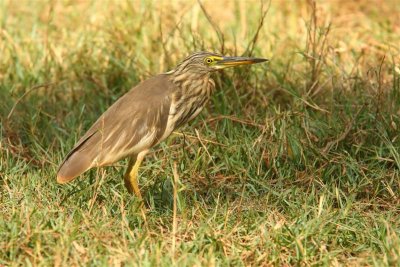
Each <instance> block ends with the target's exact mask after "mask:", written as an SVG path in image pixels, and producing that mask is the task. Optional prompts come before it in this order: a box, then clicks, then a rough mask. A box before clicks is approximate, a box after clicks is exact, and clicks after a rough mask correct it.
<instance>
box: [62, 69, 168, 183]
mask: <svg viewBox="0 0 400 267" xmlns="http://www.w3.org/2000/svg"><path fill="white" fill-rule="evenodd" d="M173 89H174V85H173V84H172V83H171V82H170V81H169V79H168V75H167V74H160V75H157V76H155V77H153V78H150V79H148V80H146V81H144V82H142V83H140V84H139V85H137V86H136V87H134V88H133V89H132V90H130V91H129V92H128V93H126V94H125V95H124V96H122V97H121V98H120V99H118V100H117V102H115V103H114V104H113V105H112V106H111V107H110V108H108V109H107V110H106V111H105V112H104V113H103V115H101V116H100V118H99V119H98V120H97V121H96V122H95V123H94V124H93V126H92V127H91V128H90V129H89V130H88V131H87V133H86V134H85V135H84V136H83V137H82V138H81V139H80V140H79V141H78V142H77V143H76V145H75V146H74V148H73V149H72V151H71V152H70V153H68V155H67V156H66V158H65V159H64V161H63V162H62V163H61V165H60V168H59V170H58V173H57V181H58V182H59V183H67V182H69V181H71V180H72V179H74V178H75V177H77V176H79V175H80V174H82V173H83V172H85V171H87V170H88V169H90V168H92V167H95V166H104V165H109V164H112V163H114V162H116V161H118V160H120V159H122V158H124V157H126V156H128V155H131V154H137V153H139V152H140V151H142V150H144V149H148V148H150V147H151V146H153V145H154V144H156V143H158V141H160V138H161V137H162V136H163V133H164V132H165V128H166V125H167V120H168V115H169V109H170V105H171V99H170V97H171V95H172V92H173Z"/></svg>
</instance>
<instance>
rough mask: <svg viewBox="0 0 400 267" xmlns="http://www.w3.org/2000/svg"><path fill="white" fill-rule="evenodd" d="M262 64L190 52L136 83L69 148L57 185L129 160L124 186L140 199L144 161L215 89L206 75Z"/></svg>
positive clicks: (208, 53) (256, 59)
mask: <svg viewBox="0 0 400 267" xmlns="http://www.w3.org/2000/svg"><path fill="white" fill-rule="evenodd" d="M265 61H268V60H267V59H264V58H251V57H228V56H223V55H220V54H217V53H211V52H203V51H202V52H196V53H193V54H192V55H190V56H188V57H187V58H185V59H184V60H183V61H182V62H181V63H179V64H178V65H177V66H176V67H175V68H174V69H173V70H171V71H168V72H166V73H162V74H158V75H156V76H154V77H151V78H149V79H147V80H145V81H143V82H141V83H139V84H138V85H137V86H135V87H134V88H132V89H131V90H130V91H128V92H127V93H126V94H125V95H123V96H122V97H121V98H119V99H118V100H117V101H116V102H115V103H114V104H112V105H111V106H110V107H109V108H108V109H107V110H106V111H105V112H104V113H103V114H102V115H101V116H100V117H99V118H98V120H97V121H96V122H95V123H94V124H93V125H92V126H91V127H90V128H89V130H88V131H87V132H86V133H85V134H84V135H83V136H82V138H80V139H79V141H78V142H77V143H76V144H75V145H74V147H73V148H72V150H71V151H70V152H69V153H68V154H67V155H66V157H65V159H64V160H63V161H62V163H61V164H60V167H59V169H58V172H57V182H58V183H61V184H65V183H68V182H70V181H72V180H73V179H75V178H76V177H78V176H80V175H81V174H83V173H84V172H86V171H88V170H89V169H92V168H95V167H102V166H108V165H112V164H113V163H115V162H117V161H120V160H122V159H124V158H127V157H129V163H128V167H127V169H126V172H125V175H124V182H125V186H126V188H127V190H128V192H129V193H134V194H135V195H136V196H137V197H138V198H139V199H142V195H141V193H140V189H139V185H138V179H137V177H138V170H139V167H140V165H141V163H142V161H143V159H144V157H145V156H146V154H147V153H148V152H149V150H150V149H151V148H152V147H154V146H156V145H158V144H159V143H160V142H162V141H163V140H165V139H166V138H167V137H168V136H169V135H171V133H172V132H173V131H174V130H176V129H177V128H179V127H181V126H182V125H184V124H186V123H187V122H189V121H191V120H192V119H194V118H195V117H196V116H197V115H199V113H200V112H201V111H202V109H203V108H204V106H205V105H206V104H207V102H208V101H209V100H210V97H211V94H212V92H213V91H214V89H215V82H214V81H213V79H212V78H211V74H212V73H213V72H215V71H217V70H221V69H225V68H229V67H235V66H239V65H248V64H255V63H260V62H265Z"/></svg>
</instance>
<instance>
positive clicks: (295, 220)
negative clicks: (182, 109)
mask: <svg viewBox="0 0 400 267" xmlns="http://www.w3.org/2000/svg"><path fill="white" fill-rule="evenodd" d="M201 3H202V4H199V3H198V2H196V1H172V2H171V1H162V2H161V1H154V2H152V1H132V2H131V1H106V0H102V1H36V2H35V3H32V2H29V1H26V2H21V1H18V2H17V1H11V0H9V1H7V0H4V1H0V81H1V83H0V99H1V101H0V119H1V126H0V133H1V139H0V152H1V157H0V182H1V188H0V193H1V194H0V209H1V212H0V214H1V215H0V265H14V266H15V265H56V266H64V265H144V266H145V265H163V266H166V265H171V264H173V265H179V266H185V265H186V266H193V265H195V266H202V265H206V266H214V265H239V266H242V265H246V266H247V265H261V266H262V265H265V266H270V265H278V266H281V265H348V266H354V265H368V266H369V265H376V266H383V265H386V266H395V265H398V264H399V262H400V249H399V248H400V237H399V236H400V216H399V215H400V209H399V205H400V198H399V191H400V179H399V169H400V154H399V150H400V138H399V127H400V48H399V45H398V44H399V43H400V24H399V23H398V22H399V21H400V6H399V5H398V4H397V2H396V1H317V2H313V1H304V2H300V1H272V2H267V1H266V2H263V1H261V2H260V1H202V2H201ZM263 18H264V19H263ZM196 50H210V51H215V52H222V53H225V54H229V55H241V54H252V55H256V56H263V57H268V58H270V59H271V62H270V64H269V65H257V66H253V67H251V68H240V69H236V70H231V71H226V72H224V73H221V74H218V75H216V76H215V79H216V81H217V85H218V90H217V91H216V92H215V94H214V96H213V99H212V101H211V103H210V105H209V107H208V109H207V110H206V111H205V112H203V114H202V115H201V116H200V117H199V118H198V119H196V120H195V121H194V122H193V123H191V125H190V126H187V127H185V128H183V129H182V131H181V132H179V133H177V134H175V135H173V136H171V137H170V138H169V139H168V140H167V141H166V142H165V143H164V144H162V145H160V146H159V147H157V148H156V149H155V150H154V151H153V153H152V154H151V155H150V156H149V157H148V158H147V159H146V161H145V163H144V164H143V167H142V169H141V178H140V183H141V186H142V191H143V192H144V193H145V195H146V201H147V202H148V204H149V207H150V208H149V210H148V212H147V214H146V219H145V218H144V217H143V215H142V213H141V212H140V209H139V208H138V207H139V203H138V202H137V200H136V199H134V198H132V197H131V196H129V195H128V194H127V192H126V190H125V188H124V186H123V181H122V179H121V178H120V176H121V174H122V173H123V171H124V166H125V164H124V162H121V163H120V164H118V165H117V166H115V167H111V168H104V169H101V170H94V171H91V172H89V173H88V174H85V175H84V177H82V178H80V179H78V180H77V181H75V182H73V183H72V184H70V185H67V186H60V185H57V184H56V182H55V172H56V169H57V165H58V164H59V162H60V160H61V159H62V157H63V156H64V155H65V154H66V153H67V151H68V150H69V149H70V148H71V147H72V146H73V144H74V142H75V141H76V140H77V139H78V138H79V137H80V136H81V135H82V134H83V133H84V132H85V130H86V129H87V128H88V127H89V126H90V124H91V123H93V121H94V120H95V119H96V118H97V117H98V116H99V115H100V114H101V112H102V111H104V110H105V109H106V108H107V107H108V106H109V105H111V104H112V103H113V102H114V101H115V100H116V99H117V98H118V97H119V96H121V95H122V94H123V93H124V92H126V91H127V90H129V88H131V87H132V86H133V85H135V84H136V83H138V82H139V81H141V80H143V79H146V78H147V77H149V76H151V75H153V74H156V73H159V72H165V71H167V70H169V69H171V68H172V67H173V66H174V65H175V64H176V63H177V62H178V61H179V60H180V59H182V58H183V57H185V56H186V55H187V54H189V53H190V52H192V51H196ZM175 164H176V168H175V167H174V166H175Z"/></svg>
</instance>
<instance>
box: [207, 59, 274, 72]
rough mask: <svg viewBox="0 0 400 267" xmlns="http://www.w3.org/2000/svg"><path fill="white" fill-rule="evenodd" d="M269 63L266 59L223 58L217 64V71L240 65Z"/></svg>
mask: <svg viewBox="0 0 400 267" xmlns="http://www.w3.org/2000/svg"><path fill="white" fill-rule="evenodd" d="M265 61H268V59H265V58H255V57H223V58H222V60H218V61H217V62H216V64H215V67H216V68H217V69H224V68H229V67H235V66H239V65H250V64H256V63H261V62H265Z"/></svg>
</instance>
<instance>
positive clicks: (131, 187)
mask: <svg viewBox="0 0 400 267" xmlns="http://www.w3.org/2000/svg"><path fill="white" fill-rule="evenodd" d="M147 152H148V150H144V151H142V152H140V153H139V154H138V155H137V156H135V157H132V158H131V159H130V160H129V165H128V168H127V169H126V173H125V176H124V180H125V186H126V188H127V189H128V191H129V193H135V195H136V196H137V197H138V198H139V199H142V194H141V193H140V190H139V185H138V181H137V176H138V171H139V167H140V164H141V163H142V161H143V159H144V156H145V155H146V154H147Z"/></svg>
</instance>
